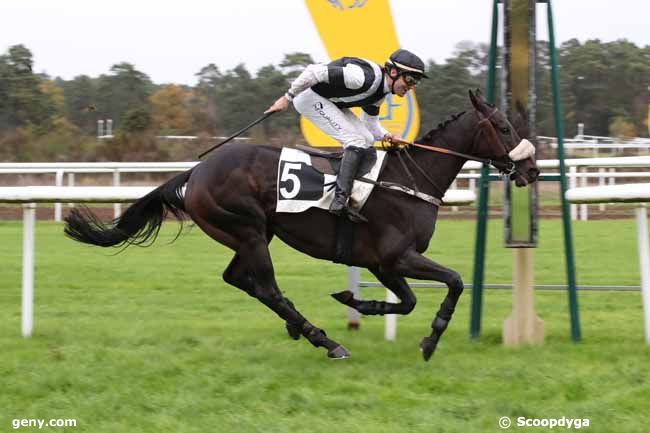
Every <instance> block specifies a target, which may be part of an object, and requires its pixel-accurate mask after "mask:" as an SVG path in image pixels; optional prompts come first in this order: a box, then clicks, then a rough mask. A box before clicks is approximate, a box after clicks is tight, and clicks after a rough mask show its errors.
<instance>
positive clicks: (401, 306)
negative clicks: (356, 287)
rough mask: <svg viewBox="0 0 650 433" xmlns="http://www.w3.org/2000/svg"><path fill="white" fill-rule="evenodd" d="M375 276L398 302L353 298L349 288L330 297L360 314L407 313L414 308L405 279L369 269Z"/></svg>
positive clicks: (410, 292) (413, 296)
mask: <svg viewBox="0 0 650 433" xmlns="http://www.w3.org/2000/svg"><path fill="white" fill-rule="evenodd" d="M370 272H372V273H373V274H374V275H375V277H377V279H378V280H379V281H381V283H382V284H383V285H384V286H385V287H386V288H387V289H388V290H390V291H391V292H393V293H394V294H395V296H397V297H398V298H399V299H400V301H401V302H400V303H398V304H394V303H391V302H385V301H366V300H361V299H354V295H353V294H352V292H351V291H349V290H344V291H342V292H338V293H333V294H332V297H333V298H334V299H336V300H337V301H339V302H340V303H342V304H345V305H348V306H350V307H352V308H354V309H355V310H357V311H358V312H359V313H361V314H366V315H373V314H379V315H382V316H383V315H384V314H409V313H410V312H411V311H413V308H415V302H416V298H415V294H414V293H413V291H412V290H411V288H410V287H409V285H408V283H407V282H406V280H405V279H404V278H403V277H401V276H399V275H397V274H394V273H390V272H386V271H380V270H378V269H370Z"/></svg>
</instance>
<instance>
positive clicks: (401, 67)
mask: <svg viewBox="0 0 650 433" xmlns="http://www.w3.org/2000/svg"><path fill="white" fill-rule="evenodd" d="M385 67H386V72H388V71H389V70H390V68H395V69H397V77H396V79H395V81H396V80H397V79H398V78H399V77H400V76H401V75H410V76H411V77H413V78H415V80H416V81H420V80H421V79H422V78H429V77H428V76H427V75H426V74H425V73H424V62H423V61H422V59H421V58H419V57H418V56H416V55H415V54H413V53H412V52H410V51H408V50H403V49H401V48H400V49H399V50H397V51H395V52H394V53H393V54H391V55H390V57H389V58H388V60H387V61H386V63H385ZM393 85H395V82H393ZM391 90H392V89H391Z"/></svg>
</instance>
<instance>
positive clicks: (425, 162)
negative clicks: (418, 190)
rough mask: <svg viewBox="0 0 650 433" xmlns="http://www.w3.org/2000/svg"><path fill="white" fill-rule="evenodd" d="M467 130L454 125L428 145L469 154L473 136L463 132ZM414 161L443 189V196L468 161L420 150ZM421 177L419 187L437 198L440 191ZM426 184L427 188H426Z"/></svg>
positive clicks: (441, 132) (415, 153)
mask: <svg viewBox="0 0 650 433" xmlns="http://www.w3.org/2000/svg"><path fill="white" fill-rule="evenodd" d="M461 121H462V120H459V122H458V124H457V125H458V127H460V126H461V125H460V122H461ZM453 126H456V125H453ZM465 130H466V128H458V129H456V128H453V127H452V125H449V126H447V128H446V129H443V130H442V131H440V132H438V133H437V134H436V135H435V137H434V139H433V141H432V142H431V143H426V144H430V145H432V146H436V147H442V148H445V149H451V150H454V151H456V152H461V153H469V151H470V147H471V145H472V138H473V136H472V135H471V134H470V133H468V132H463V131H465ZM459 131H460V133H459ZM414 159H415V161H416V163H417V164H418V165H420V167H422V169H423V170H424V171H425V172H426V173H427V174H428V175H429V177H431V179H432V180H433V181H434V182H435V183H436V185H437V186H438V187H439V188H440V189H442V193H443V194H444V192H445V191H447V189H449V186H450V185H451V184H452V182H453V181H454V180H455V179H456V176H458V173H459V172H460V170H461V169H462V168H463V165H464V164H465V161H466V160H465V159H463V158H460V157H457V156H453V155H447V154H443V153H438V152H434V151H430V150H426V149H418V150H417V151H416V152H414ZM420 177H421V179H418V187H419V186H422V190H424V191H426V192H427V193H429V194H432V195H436V196H437V195H439V194H440V193H439V192H438V191H434V189H435V188H433V187H432V186H431V185H430V183H429V181H427V180H426V179H424V176H420ZM425 184H426V187H424V186H425Z"/></svg>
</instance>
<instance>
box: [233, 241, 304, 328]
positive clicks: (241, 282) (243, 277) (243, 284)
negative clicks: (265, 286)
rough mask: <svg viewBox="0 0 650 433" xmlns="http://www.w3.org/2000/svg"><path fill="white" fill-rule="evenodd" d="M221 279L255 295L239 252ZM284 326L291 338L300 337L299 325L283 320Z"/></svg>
mask: <svg viewBox="0 0 650 433" xmlns="http://www.w3.org/2000/svg"><path fill="white" fill-rule="evenodd" d="M223 279H224V281H225V282H227V283H228V284H231V285H233V286H235V287H237V288H238V289H240V290H243V291H244V292H246V293H248V294H249V295H250V296H252V297H256V296H255V284H254V283H255V281H254V280H253V274H252V273H251V272H250V271H249V270H248V269H247V268H246V266H244V261H243V260H242V258H241V256H240V255H239V253H235V256H234V257H233V258H232V260H231V261H230V264H229V265H228V267H227V268H226V270H225V271H224V273H223ZM276 289H277V290H278V291H280V289H279V288H277V287H276ZM284 300H285V302H286V303H287V304H289V307H291V308H293V309H294V310H295V307H294V305H293V302H291V300H289V298H287V297H286V296H285V297H284ZM285 327H286V329H287V333H288V334H289V336H290V337H291V338H293V339H294V340H298V339H299V338H300V335H301V331H302V329H301V327H300V326H299V325H294V324H291V323H289V322H285Z"/></svg>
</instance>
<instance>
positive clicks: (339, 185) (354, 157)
mask: <svg viewBox="0 0 650 433" xmlns="http://www.w3.org/2000/svg"><path fill="white" fill-rule="evenodd" d="M364 156H365V149H362V148H359V147H354V146H350V147H348V148H347V149H345V152H344V153H343V159H342V160H341V168H340V169H339V174H338V177H337V178H336V192H335V194H334V200H332V204H331V205H330V209H329V210H330V212H331V213H333V214H334V215H341V214H342V213H343V212H346V213H347V214H348V216H349V217H350V219H352V220H353V221H367V220H366V219H365V218H364V217H363V216H362V215H361V214H359V213H358V212H357V211H355V210H354V209H351V208H350V207H349V206H347V203H348V199H349V198H350V193H351V192H352V184H353V183H354V178H355V177H356V175H357V170H358V169H359V166H360V165H361V162H362V161H363V157H364Z"/></svg>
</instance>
